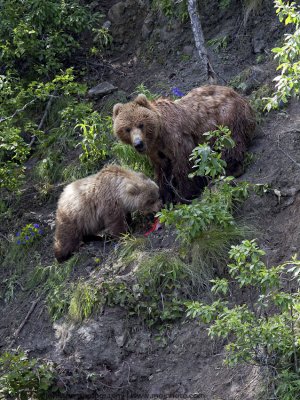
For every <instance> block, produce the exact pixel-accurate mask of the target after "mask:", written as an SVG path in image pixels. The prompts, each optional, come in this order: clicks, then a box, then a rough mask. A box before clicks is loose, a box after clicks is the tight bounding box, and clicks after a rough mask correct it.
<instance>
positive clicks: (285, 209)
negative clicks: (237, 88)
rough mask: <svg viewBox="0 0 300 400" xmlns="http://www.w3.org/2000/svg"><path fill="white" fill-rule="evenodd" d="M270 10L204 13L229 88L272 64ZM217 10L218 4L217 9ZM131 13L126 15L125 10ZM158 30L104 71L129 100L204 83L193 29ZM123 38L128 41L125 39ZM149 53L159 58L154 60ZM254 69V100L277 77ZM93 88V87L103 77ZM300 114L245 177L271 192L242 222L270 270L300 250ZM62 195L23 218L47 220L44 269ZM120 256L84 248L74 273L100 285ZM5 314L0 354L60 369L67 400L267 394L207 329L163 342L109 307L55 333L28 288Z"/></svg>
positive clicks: (184, 325)
mask: <svg viewBox="0 0 300 400" xmlns="http://www.w3.org/2000/svg"><path fill="white" fill-rule="evenodd" d="M235 3H236V4H240V3H239V2H235ZM270 3H271V2H270ZM270 3H269V2H267V4H266V6H265V9H264V10H262V11H261V12H258V13H257V14H256V15H254V16H252V17H251V19H250V20H249V21H248V25H247V28H246V29H244V28H243V25H242V17H241V16H239V15H240V14H238V12H237V11H236V12H231V14H230V13H229V14H226V13H225V14H224V15H223V18H221V17H220V20H219V21H216V20H214V17H213V15H212V14H210V11H211V8H208V9H205V10H204V11H205V13H204V17H205V18H204V19H205V21H206V23H205V31H206V34H207V35H208V38H210V39H212V38H214V37H215V36H218V37H223V36H224V35H225V36H229V37H230V41H229V44H228V47H227V48H226V49H221V50H220V51H219V52H215V53H213V52H212V58H213V60H214V64H215V67H216V70H217V72H218V74H219V76H220V81H221V83H224V79H225V80H226V81H229V80H230V79H231V78H233V77H234V76H235V75H236V74H237V73H240V72H241V71H243V70H244V68H246V67H253V64H254V62H255V59H256V57H257V55H261V56H263V57H264V58H265V59H267V58H268V52H269V48H270V45H272V44H271V42H272V43H273V42H274V40H275V39H276V38H277V37H279V35H280V33H281V30H280V29H281V28H279V24H278V22H277V20H276V18H275V15H274V12H273V8H272V7H271V4H270ZM126 4H127V5H128V7H129V8H130V4H133V6H134V2H132V3H131V2H129V1H127V2H126ZM140 4H142V2H141V3H140ZM212 4H213V5H215V3H214V2H213V3H212ZM110 7H111V4H110ZM211 7H212V6H211ZM108 8H109V7H107V9H108ZM271 10H272V12H271ZM147 12H148V11H147V9H144V14H143V18H146V17H147V15H148V14H147ZM124 13H125V16H126V11H124ZM122 15H124V14H122ZM214 15H215V14H214ZM133 17H134V15H131V18H133ZM149 18H150V17H149ZM160 21H164V19H163V18H162V19H161V20H160ZM141 22H143V21H141ZM237 22H238V23H237ZM141 25H143V24H141ZM154 26H155V25H154ZM156 30H157V34H158V33H159V37H158V39H155V40H157V42H156V41H154V38H152V34H153V32H155V28H153V30H152V31H151V34H150V36H149V37H148V38H146V39H142V38H141V37H140V36H138V37H137V42H136V43H134V45H132V44H131V43H126V42H125V43H119V44H120V48H121V46H124V47H123V49H122V48H121V50H119V54H116V53H118V51H117V50H118V49H119V47H118V49H116V53H114V54H113V55H112V58H111V59H110V62H111V65H112V66H113V68H112V69H109V70H108V71H106V72H105V78H110V80H111V81H112V82H113V83H114V84H116V85H118V87H119V89H121V90H123V91H126V93H127V94H128V95H130V93H131V92H132V91H133V90H134V88H135V86H136V84H137V83H140V82H142V81H144V82H145V83H146V85H149V87H150V88H153V89H157V90H158V91H160V92H162V93H164V92H166V93H169V91H170V88H171V87H172V86H180V88H181V90H189V89H191V88H192V87H193V86H196V85H199V84H201V83H202V81H201V70H200V69H199V66H198V64H197V57H196V55H195V54H194V52H193V51H192V53H191V55H190V56H189V58H188V59H187V58H186V57H185V58H184V59H182V57H180V56H181V54H182V53H179V54H178V53H177V52H178V51H179V52H182V51H183V48H184V46H192V38H191V33H190V31H189V30H188V25H185V26H184V27H181V26H180V25H178V26H177V25H176V26H175V27H173V28H172V29H171V28H170V29H169V30H168V29H166V27H165V26H164V25H159V26H157V27H156ZM158 31H159V32H158ZM122 32H123V33H122ZM269 32H272V35H270V34H269ZM125 33H126V31H125ZM121 34H122V35H124V31H121V33H120V35H121ZM271 36H272V38H271ZM151 38H152V39H153V45H152V44H151V43H152V42H151V40H150V39H151ZM259 41H260V45H261V46H262V48H261V50H260V51H258V53H254V51H257V50H258V47H259V45H258V42H259ZM158 42H160V43H161V44H162V46H161V47H157V52H154V54H153V53H151V52H152V51H153V49H152V46H156V43H158ZM166 43H168V45H167V44H166ZM150 44H151V48H150ZM172 45H174V46H173V47H172ZM157 46H159V44H158V45H157ZM166 46H167V49H168V50H167V52H166V50H165V49H166ZM147 48H148V50H149V49H150V50H151V49H152V50H151V52H150V55H148V56H147V57H146V56H145V54H146V55H147V54H148V53H146V49H147ZM155 49H156V48H155ZM255 49H256V50H255ZM184 52H186V53H189V52H190V49H187V48H185V50H184ZM116 58H118V59H117V60H116V61H114V60H115V59H116ZM255 67H256V68H257V69H256V70H254V73H252V72H251V74H250V75H249V80H250V82H249V86H248V89H249V87H250V89H249V92H251V90H252V89H253V88H255V87H257V86H258V85H259V84H260V83H262V82H265V81H268V80H269V79H270V76H271V75H272V63H268V62H266V64H263V65H262V66H261V65H259V66H258V65H255ZM87 79H88V80H90V81H91V83H93V82H95V81H96V79H97V74H95V75H94V76H89V77H88V78H87ZM251 85H252V86H251ZM251 88H252V89H251ZM98 106H99V107H100V103H99V104H98ZM299 115H300V105H299V103H296V102H294V103H293V104H291V105H290V106H289V107H288V109H287V110H285V111H283V110H281V111H280V112H276V113H275V112H274V113H272V114H270V115H269V116H268V117H267V118H266V119H265V121H264V122H263V123H262V125H261V127H260V129H259V133H258V136H257V137H256V139H255V140H254V142H253V145H252V147H251V149H250V151H251V152H253V154H254V157H253V161H252V163H251V164H250V166H249V167H248V169H247V172H246V173H245V174H244V175H243V177H242V178H241V179H243V180H248V181H251V182H255V183H267V184H269V185H270V190H269V192H268V193H267V194H266V195H265V196H262V197H259V196H253V197H251V198H250V199H249V200H247V202H246V203H245V204H244V206H243V207H242V210H241V214H242V216H243V217H244V218H245V219H247V220H248V221H249V222H250V223H251V224H252V225H253V226H254V227H256V231H257V236H258V237H259V241H260V243H261V245H262V246H263V248H264V249H265V250H266V251H267V257H268V261H269V262H270V263H278V262H281V261H283V260H286V259H287V258H289V257H290V256H291V255H292V254H293V253H295V252H297V251H298V249H299V247H300V234H299V229H298V220H299V214H300V211H299V210H300V208H299V202H300V199H299V192H300V169H299V167H300V151H299V150H300V136H299V133H300V117H299ZM274 189H276V191H275V192H274ZM58 193H59V192H57V193H55V195H54V198H53V201H50V202H49V203H48V204H47V205H46V206H44V205H42V206H41V205H39V204H38V203H36V202H35V201H34V193H32V192H30V197H29V198H27V199H26V198H24V199H23V203H22V204H20V205H19V209H18V212H17V214H16V218H17V219H18V221H19V222H20V224H21V222H22V224H23V225H24V224H26V223H28V222H32V221H35V222H36V221H39V222H40V223H41V224H42V225H43V226H44V227H45V229H46V235H45V237H44V239H43V241H42V245H41V248H40V252H41V254H42V256H43V259H42V261H43V265H47V263H49V264H50V263H51V262H53V254H52V236H53V231H52V230H51V226H52V225H53V221H54V211H55V205H56V203H55V200H56V199H57V196H58ZM22 224H21V225H22ZM164 235H165V230H163V231H162V232H161V233H159V234H157V236H156V235H154V237H153V243H154V244H153V246H154V247H155V246H157V247H163V248H165V249H168V248H170V243H168V241H165V238H164ZM150 240H152V239H150ZM112 252H113V249H112V248H108V249H107V248H106V249H105V250H104V248H103V243H101V242H100V243H94V244H91V245H86V246H85V247H84V248H83V249H82V254H83V255H84V256H86V258H85V259H84V261H82V263H81V264H80V265H77V266H76V268H75V270H74V272H73V275H72V276H71V277H70V279H71V280H72V279H75V278H78V277H79V276H80V277H82V279H92V278H93V276H94V275H95V271H97V269H99V265H98V266H97V268H96V264H95V257H97V258H101V259H104V260H105V258H106V257H107V255H108V253H109V254H110V253H112ZM101 265H102V264H101ZM101 265H100V270H101V268H102V267H101ZM103 265H104V262H103ZM32 266H34V265H32ZM107 267H109V265H108V266H106V267H105V268H107ZM103 268H104V267H103ZM5 274H6V272H5V271H1V279H2V282H4V280H5V278H6V275H5ZM122 274H123V276H124V275H126V274H125V273H123V272H122ZM127 275H128V276H130V271H127ZM123 278H124V277H123ZM129 278H130V277H129ZM36 300H38V302H37V303H36V306H35V308H34V311H33V312H32V314H31V315H30V317H29V318H28V320H26V323H25V325H24V327H23V329H22V330H21V333H20V335H19V336H18V338H17V339H16V340H15V341H14V342H12V336H13V333H14V332H15V330H16V329H17V328H18V327H19V326H20V324H21V323H22V321H24V319H25V317H26V314H27V313H28V311H29V309H30V307H31V305H32V303H33V302H35V301H36ZM0 307H1V314H2V315H4V316H5V317H4V318H2V319H1V321H0V345H1V347H2V348H16V347H17V346H20V347H21V348H23V349H26V350H28V351H29V355H31V356H34V357H41V358H45V359H49V360H52V361H54V362H55V363H56V365H57V369H58V371H59V372H60V374H59V375H60V376H59V380H58V382H57V384H58V386H59V387H60V388H61V389H62V391H65V392H66V394H65V395H62V396H61V397H65V398H72V399H88V398H90V399H93V398H95V399H97V398H100V396H103V397H102V398H106V396H108V395H111V394H119V395H120V398H126V396H129V397H130V396H131V397H134V396H139V397H141V398H146V397H148V396H149V395H153V396H154V395H157V396H158V397H159V396H169V397H172V396H173V397H176V396H177V397H180V396H182V397H183V398H184V397H185V396H191V395H193V396H195V397H197V398H202V399H207V400H213V399H215V400H221V399H222V400H234V399H235V400H238V399H244V400H255V399H257V395H258V392H259V391H260V386H261V384H260V382H261V380H263V375H262V371H259V370H258V369H256V368H254V367H249V366H247V367H245V366H238V367H236V368H227V367H224V365H223V358H224V347H223V346H224V343H222V342H215V341H211V339H209V338H208V336H207V331H206V327H205V326H202V325H198V324H197V323H196V322H190V321H187V320H184V321H180V322H178V323H177V324H175V326H174V327H173V329H171V330H169V331H168V334H167V335H166V336H163V337H162V338H163V340H160V341H158V340H157V335H156V333H157V332H156V331H151V330H149V329H147V328H146V327H143V326H141V325H140V323H139V322H138V321H137V320H136V319H134V318H131V319H128V316H127V315H126V313H125V312H124V310H122V309H121V308H117V307H116V308H108V307H105V308H104V309H103V310H102V313H99V315H96V316H95V317H93V318H90V319H89V320H87V321H85V322H83V323H82V324H77V325H76V324H74V323H71V322H68V321H67V320H65V319H60V320H58V321H57V322H56V323H54V324H53V323H52V321H51V319H50V318H49V315H48V312H47V308H46V304H45V299H44V298H43V297H37V296H36V295H35V294H34V292H33V291H30V290H29V291H24V288H22V287H21V286H17V290H16V292H15V294H14V299H13V300H12V301H10V302H9V303H8V304H6V303H5V302H4V300H3V298H2V299H1V300H0Z"/></svg>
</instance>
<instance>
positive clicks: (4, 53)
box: [0, 0, 102, 78]
mask: <svg viewBox="0 0 300 400" xmlns="http://www.w3.org/2000/svg"><path fill="white" fill-rule="evenodd" d="M99 17H100V15H99V13H92V12H91V11H90V9H89V8H88V6H84V5H82V3H81V2H80V1H78V0H75V1H73V0H72V1H70V0H67V1H60V0H52V1H48V2H44V1H42V0H28V1H26V2H22V1H17V2H16V1H13V0H7V1H5V2H3V4H2V7H1V22H0V38H1V39H0V50H1V61H2V63H3V64H4V65H6V66H7V67H8V68H12V69H15V70H18V71H19V72H20V73H21V74H22V75H23V76H24V75H28V76H30V77H32V78H33V77H34V76H35V75H36V74H39V75H40V76H47V75H50V74H53V73H55V72H57V71H58V70H59V69H60V68H62V67H63V63H64V62H65V61H66V59H68V58H69V59H70V56H71V55H72V54H73V53H74V50H75V49H78V48H79V41H78V37H79V35H80V34H81V33H83V32H84V31H89V30H91V29H92V27H94V26H95V25H96V22H97V21H99ZM98 35H100V36H102V32H99V33H98ZM98 42H99V40H98Z"/></svg>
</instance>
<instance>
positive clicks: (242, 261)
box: [187, 240, 300, 399]
mask: <svg viewBox="0 0 300 400" xmlns="http://www.w3.org/2000/svg"><path fill="white" fill-rule="evenodd" d="M264 255H265V252H264V251H263V250H261V249H259V247H258V246H257V244H256V242H255V241H254V240H252V241H249V240H244V241H243V242H242V243H241V244H240V245H238V246H232V248H231V250H230V252H229V257H230V259H231V260H232V262H231V263H230V264H228V269H229V274H230V276H231V279H234V282H235V283H236V285H238V286H239V287H240V288H245V289H246V288H248V290H249V293H251V295H250V298H251V300H252V301H251V304H232V303H230V302H229V301H228V300H227V299H228V295H229V287H230V281H229V280H228V279H225V278H222V279H220V278H219V279H215V280H214V281H213V286H212V288H211V291H212V293H214V294H215V295H217V296H219V299H217V300H215V301H214V302H213V303H212V304H205V303H201V302H188V303H187V309H188V311H187V314H188V316H191V317H193V318H196V317H197V318H200V319H201V320H202V321H204V322H205V323H209V324H210V327H209V329H208V334H209V336H211V337H222V338H226V339H227V340H228V344H227V345H226V350H227V358H226V363H228V364H230V365H233V364H237V363H239V362H248V363H252V364H258V365H261V366H265V367H267V368H268V370H269V378H270V380H271V381H272V382H274V380H273V378H274V376H275V378H276V379H275V382H276V385H277V389H276V390H277V391H278V393H280V392H281V393H282V397H280V398H281V399H283V398H284V399H289V398H292V397H288V396H287V391H286V390H287V389H286V386H285V385H287V382H289V385H291V387H290V389H289V391H292V392H293V393H294V396H295V397H293V398H298V397H299V395H300V391H299V385H297V384H296V385H295V382H294V383H293V379H294V378H295V375H294V374H293V373H297V372H298V368H299V367H298V353H299V343H300V342H299V335H298V333H297V331H296V328H295V327H296V325H297V323H298V319H299V310H300V303H299V294H300V293H299V289H296V290H295V289H292V286H291V282H292V281H294V280H295V281H296V282H297V283H299V280H300V279H299V276H300V261H298V260H297V259H296V257H293V259H292V260H291V261H288V262H285V263H283V264H281V265H279V266H275V267H270V268H268V267H267V266H266V265H265V264H264V262H263V261H262V257H263V256H264ZM287 267H288V268H287ZM282 278H284V280H285V281H286V282H287V287H286V289H287V290H286V291H283V290H282V286H281V280H282ZM231 284H232V283H231ZM288 371H290V372H288ZM290 373H291V374H290ZM281 379H282V380H281ZM284 396H285V397H284Z"/></svg>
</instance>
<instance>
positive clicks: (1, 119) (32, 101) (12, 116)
mask: <svg viewBox="0 0 300 400" xmlns="http://www.w3.org/2000/svg"><path fill="white" fill-rule="evenodd" d="M36 100H37V99H36V98H35V99H32V100H30V102H29V103H26V104H25V105H24V106H23V107H22V108H18V109H17V110H16V111H15V112H14V113H13V114H12V115H11V116H9V117H4V118H0V122H4V121H6V120H8V119H12V118H14V117H15V116H16V115H17V114H19V113H20V112H22V111H24V110H25V109H26V108H27V107H28V106H30V105H31V104H33V103H34V102H35V101H36Z"/></svg>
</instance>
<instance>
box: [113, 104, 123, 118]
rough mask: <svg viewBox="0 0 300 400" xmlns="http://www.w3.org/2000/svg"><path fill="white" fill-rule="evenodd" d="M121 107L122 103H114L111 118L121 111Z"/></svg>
mask: <svg viewBox="0 0 300 400" xmlns="http://www.w3.org/2000/svg"><path fill="white" fill-rule="evenodd" d="M122 107H123V104H122V103H117V104H115V105H114V108H113V120H114V119H115V118H116V116H117V115H118V114H119V112H120V111H121V108H122Z"/></svg>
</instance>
